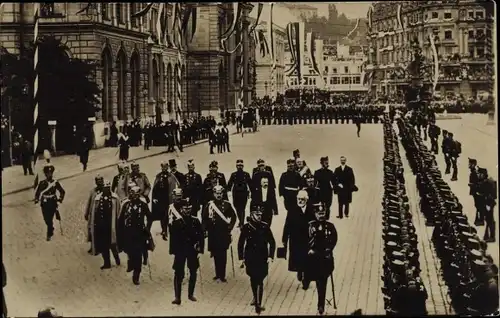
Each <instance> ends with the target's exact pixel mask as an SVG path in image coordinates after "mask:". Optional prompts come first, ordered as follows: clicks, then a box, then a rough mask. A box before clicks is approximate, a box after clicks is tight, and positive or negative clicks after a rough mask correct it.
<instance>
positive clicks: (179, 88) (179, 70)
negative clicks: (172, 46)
mask: <svg viewBox="0 0 500 318" xmlns="http://www.w3.org/2000/svg"><path fill="white" fill-rule="evenodd" d="M174 5H176V6H179V7H178V9H177V10H176V12H177V16H176V17H174V19H176V20H177V28H178V32H177V38H178V42H177V44H178V45H179V49H178V50H177V65H179V67H178V68H177V112H176V116H175V117H176V121H177V125H179V127H180V123H181V111H182V54H181V48H182V35H183V32H182V24H181V22H182V21H181V20H180V19H181V14H180V5H181V4H180V3H175V4H174ZM177 138H179V139H178V140H179V141H180V140H181V139H180V138H181V135H180V129H179V130H177Z"/></svg>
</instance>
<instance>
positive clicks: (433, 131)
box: [428, 123, 441, 155]
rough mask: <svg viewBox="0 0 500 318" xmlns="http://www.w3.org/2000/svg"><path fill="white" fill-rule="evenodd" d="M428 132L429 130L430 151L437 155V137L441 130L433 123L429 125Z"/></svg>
mask: <svg viewBox="0 0 500 318" xmlns="http://www.w3.org/2000/svg"><path fill="white" fill-rule="evenodd" d="M428 130H429V138H430V139H431V151H432V152H434V154H436V155H437V154H438V153H439V147H438V138H439V135H440V134H441V128H439V127H438V126H436V125H435V124H434V123H431V124H430V125H429V128H428Z"/></svg>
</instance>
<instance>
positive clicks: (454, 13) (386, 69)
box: [367, 0, 494, 97]
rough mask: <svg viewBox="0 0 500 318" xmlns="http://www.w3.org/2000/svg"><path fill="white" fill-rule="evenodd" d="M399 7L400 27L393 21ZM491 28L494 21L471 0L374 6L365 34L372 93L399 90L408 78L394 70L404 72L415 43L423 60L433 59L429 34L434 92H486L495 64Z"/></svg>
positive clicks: (381, 2) (464, 93)
mask: <svg viewBox="0 0 500 318" xmlns="http://www.w3.org/2000/svg"><path fill="white" fill-rule="evenodd" d="M398 4H400V5H401V8H402V9H401V12H402V17H401V18H402V23H403V26H402V27H401V26H400V25H398V22H397V7H398ZM492 25H493V19H492V18H491V17H490V16H488V15H487V14H486V12H485V9H484V7H483V6H482V5H481V4H480V3H478V2H477V1H474V0H460V1H446V0H444V1H443V0H442V1H399V2H385V1H379V2H376V3H375V4H374V6H373V19H372V29H371V30H369V32H368V34H367V38H368V40H369V55H368V65H367V71H372V72H374V75H373V82H372V87H371V90H372V92H374V93H376V94H396V93H398V92H402V90H403V88H404V86H405V85H407V83H408V81H409V79H408V78H406V77H404V75H403V74H402V73H401V72H397V71H396V70H397V69H398V68H406V66H407V65H408V63H409V62H410V61H411V60H412V53H413V47H412V41H413V40H414V39H418V45H419V46H420V47H421V49H422V54H423V55H424V56H425V57H426V60H427V61H432V50H431V45H430V41H429V35H433V37H434V43H435V46H436V51H437V55H438V61H439V80H438V83H437V87H436V91H437V92H438V94H439V95H441V96H442V97H445V96H446V95H448V96H450V95H455V96H457V95H459V94H462V95H464V96H465V97H478V96H482V95H485V94H488V91H490V90H491V89H490V88H491V85H492V83H491V82H492V80H491V77H490V76H489V74H488V68H491V67H492V65H493V63H494V59H493V58H492V56H488V48H487V43H488V41H490V42H491V39H492V32H491V26H492ZM490 55H491V54H490ZM426 83H430V79H427V80H426Z"/></svg>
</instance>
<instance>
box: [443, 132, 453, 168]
mask: <svg viewBox="0 0 500 318" xmlns="http://www.w3.org/2000/svg"><path fill="white" fill-rule="evenodd" d="M441 150H442V152H443V156H444V162H445V164H446V170H445V174H449V173H450V168H451V160H450V151H451V144H450V138H449V137H448V131H447V130H443V141H442V142H441Z"/></svg>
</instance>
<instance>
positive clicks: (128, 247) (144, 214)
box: [117, 186, 151, 285]
mask: <svg viewBox="0 0 500 318" xmlns="http://www.w3.org/2000/svg"><path fill="white" fill-rule="evenodd" d="M140 191H141V190H140V188H139V187H138V186H134V187H132V189H131V193H132V194H131V197H130V199H129V200H125V201H124V202H123V204H122V211H121V213H120V217H119V219H118V227H117V239H118V246H119V248H120V250H123V251H124V252H125V253H126V254H127V255H128V267H127V272H131V271H133V275H132V280H133V282H134V284H135V285H139V276H140V274H141V269H142V268H141V258H142V256H143V255H144V256H145V252H147V241H148V240H150V239H151V234H150V233H149V229H150V228H151V211H149V207H148V204H147V203H146V202H145V200H143V199H142V198H141V196H140ZM145 221H147V224H146V223H145Z"/></svg>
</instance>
